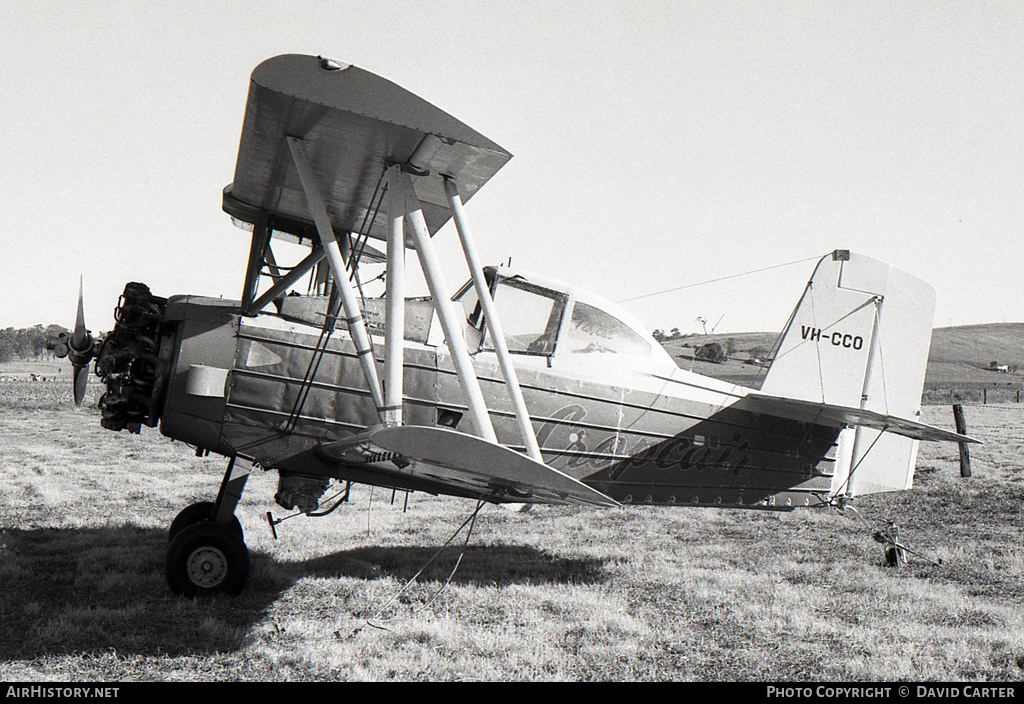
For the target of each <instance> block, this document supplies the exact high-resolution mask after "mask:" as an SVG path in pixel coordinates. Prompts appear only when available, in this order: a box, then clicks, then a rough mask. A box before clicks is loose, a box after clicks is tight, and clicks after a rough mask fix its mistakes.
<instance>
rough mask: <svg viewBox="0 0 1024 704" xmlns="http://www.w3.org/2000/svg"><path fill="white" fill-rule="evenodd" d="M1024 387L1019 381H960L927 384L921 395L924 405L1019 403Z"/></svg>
mask: <svg viewBox="0 0 1024 704" xmlns="http://www.w3.org/2000/svg"><path fill="white" fill-rule="evenodd" d="M1021 400H1024V389H1022V385H1021V384H1019V383H1008V384H993V383H990V382H976V383H971V382H962V383H958V384H928V385H926V386H925V389H924V393H923V394H922V396H921V402H922V403H923V404H924V405H939V404H944V403H968V404H1003V403H1020V402H1021Z"/></svg>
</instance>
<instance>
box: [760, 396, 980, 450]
mask: <svg viewBox="0 0 1024 704" xmlns="http://www.w3.org/2000/svg"><path fill="white" fill-rule="evenodd" d="M746 398H747V399H750V401H751V402H752V406H751V407H750V410H752V411H754V412H755V413H767V414H770V415H777V416H782V417H784V418H790V419H793V420H805V421H824V422H829V421H831V422H833V423H837V424H841V425H862V426H865V427H868V428H874V429H876V430H883V431H886V432H889V433H894V434H896V435H902V436H904V437H908V438H913V439H914V440H928V441H932V442H958V443H959V442H973V443H980V442H981V441H980V440H976V439H974V438H972V437H969V436H967V435H960V434H959V433H954V432H952V431H949V430H943V429H942V428H937V427H935V426H934V425H927V424H925V423H918V422H917V421H914V420H909V419H907V418H899V417H897V416H890V415H886V414H884V413H878V412H877V411H869V410H867V409H864V408H851V407H849V406H836V405H832V404H828V403H821V402H818V401H804V400H801V399H794V398H782V397H779V396H769V395H766V394H760V393H751V394H749V395H748V396H747V397H746Z"/></svg>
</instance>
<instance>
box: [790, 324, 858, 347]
mask: <svg viewBox="0 0 1024 704" xmlns="http://www.w3.org/2000/svg"><path fill="white" fill-rule="evenodd" d="M822 332H823V330H822V329H821V328H809V327H807V326H806V325H801V326H800V336H801V337H802V338H803V339H804V340H810V341H812V342H821V339H822V338H821V333H822ZM825 339H826V340H827V341H829V342H831V343H832V346H833V347H845V348H847V349H855V350H859V349H861V348H862V347H864V338H863V337H861V336H860V335H850V334H849V333H842V332H834V333H832V334H831V335H828V334H827V333H826V335H825Z"/></svg>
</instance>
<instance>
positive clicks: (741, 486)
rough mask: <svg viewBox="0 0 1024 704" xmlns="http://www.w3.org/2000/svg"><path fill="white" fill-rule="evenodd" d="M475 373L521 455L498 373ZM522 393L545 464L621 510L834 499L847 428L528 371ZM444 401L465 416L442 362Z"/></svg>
mask: <svg viewBox="0 0 1024 704" xmlns="http://www.w3.org/2000/svg"><path fill="white" fill-rule="evenodd" d="M475 366H476V370H477V374H478V375H479V377H480V381H481V386H482V389H483V392H484V396H485V398H486V399H487V404H488V407H489V408H490V409H491V419H492V422H493V423H494V428H495V432H496V433H497V435H498V438H499V440H500V441H501V442H503V443H507V444H509V445H510V446H513V447H517V445H519V444H520V443H519V439H518V434H517V433H516V430H515V427H514V422H513V419H512V414H511V410H510V407H509V402H508V400H507V394H506V392H505V389H504V387H503V385H502V384H501V382H500V379H501V377H500V375H499V374H498V371H497V369H496V368H495V365H494V364H490V363H488V362H487V361H485V360H482V359H479V358H478V359H477V360H476V361H475ZM520 384H521V385H522V388H523V395H524V397H525V398H526V403H527V406H528V408H529V409H530V414H531V419H532V422H533V426H534V429H535V431H536V433H537V442H538V443H539V444H540V446H541V453H542V455H543V457H544V461H545V463H547V464H548V465H550V466H552V467H554V468H555V469H558V470H560V471H562V472H564V473H566V474H567V475H569V476H571V477H573V478H575V479H579V480H580V481H583V482H584V483H585V484H587V485H588V486H591V487H593V488H595V489H597V490H598V491H601V492H602V493H604V494H606V495H607V496H609V497H611V498H613V499H615V500H616V501H619V502H622V503H644V504H652V505H680V504H685V505H704V506H716V505H717V506H743V507H747V508H749V507H760V508H780V509H786V508H792V507H795V506H806V505H816V504H818V503H821V502H822V501H823V499H824V497H825V496H827V495H828V493H829V490H830V487H831V483H832V475H833V473H834V464H835V456H836V442H837V438H838V436H839V432H840V430H841V427H840V426H839V425H834V426H832V425H820V424H814V423H807V422H801V421H795V420H787V419H784V418H777V417H773V416H770V415H764V414H758V413H755V412H751V411H748V410H745V409H742V408H740V407H738V405H733V406H729V407H724V408H723V407H721V406H718V405H714V404H712V403H708V402H706V401H701V400H694V399H687V398H685V397H683V396H679V395H676V396H669V395H665V394H659V393H653V392H650V391H644V390H640V389H630V388H628V387H627V386H625V385H620V386H609V385H606V384H601V383H598V382H593V381H586V380H580V379H576V378H571V377H566V376H562V375H560V374H558V373H556V372H554V371H552V372H544V371H538V370H534V371H532V372H531V371H521V373H520ZM438 399H439V402H440V404H441V405H442V406H443V407H445V408H450V409H453V410H456V411H458V412H465V409H466V407H465V404H464V403H462V402H460V390H459V387H458V381H457V379H456V378H455V372H454V369H453V368H452V366H451V364H450V363H449V362H447V361H446V360H444V359H442V360H441V361H440V362H439V364H438ZM797 448H798V449H797ZM518 449H520V450H521V449H522V448H521V446H519V447H518ZM819 497H821V498H819Z"/></svg>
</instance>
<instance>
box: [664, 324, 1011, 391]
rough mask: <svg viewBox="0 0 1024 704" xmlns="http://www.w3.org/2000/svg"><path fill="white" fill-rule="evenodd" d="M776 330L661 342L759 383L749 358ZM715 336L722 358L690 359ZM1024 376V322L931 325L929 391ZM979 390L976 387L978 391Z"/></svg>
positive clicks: (684, 361)
mask: <svg viewBox="0 0 1024 704" xmlns="http://www.w3.org/2000/svg"><path fill="white" fill-rule="evenodd" d="M776 337H777V333H769V332H756V333H719V334H714V335H706V336H705V335H688V336H685V337H679V338H675V339H670V340H664V341H663V342H662V344H663V346H664V347H665V349H666V350H668V352H669V354H671V355H672V357H673V358H674V359H675V360H676V363H677V364H678V365H679V366H680V367H682V368H683V369H692V371H695V372H698V373H700V374H705V375H707V376H711V377H715V378H717V379H723V380H725V381H730V382H733V383H738V384H744V385H747V386H753V387H755V388H756V387H758V386H760V383H761V381H762V380H763V373H761V369H760V367H759V366H756V365H751V364H748V363H747V360H749V359H750V358H752V357H755V356H758V355H760V354H763V352H762V351H763V350H766V349H770V348H771V346H772V344H773V343H774V341H775V338H776ZM713 342H717V343H718V344H719V345H721V346H722V347H723V348H728V347H730V343H731V347H732V349H733V352H732V354H731V355H730V356H729V360H728V361H727V362H725V363H723V364H711V363H708V362H701V361H699V360H694V359H693V354H694V351H695V349H696V347H697V346H698V345H701V344H704V343H713ZM992 362H997V363H998V364H999V365H1007V366H1008V367H1009V369H1010V371H1009V372H1000V371H994V370H992V369H989V365H990V364H991V363H992ZM1022 381H1024V323H992V324H987V325H965V326H959V327H948V328H936V329H935V330H933V331H932V345H931V351H930V353H929V355H928V371H927V374H926V376H925V389H926V390H929V391H931V392H933V393H938V392H940V391H947V392H948V391H949V390H951V389H960V388H961V387H963V388H971V389H974V390H976V391H977V390H979V389H983V388H986V387H987V388H992V389H1000V388H1002V389H1005V388H1012V389H1019V388H1021V384H1022ZM979 393H980V391H979Z"/></svg>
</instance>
